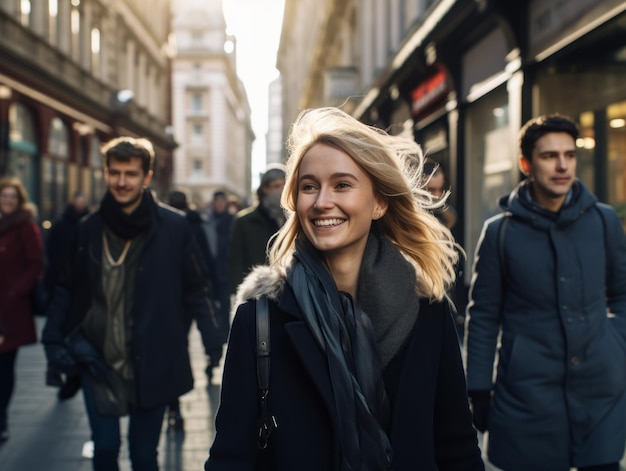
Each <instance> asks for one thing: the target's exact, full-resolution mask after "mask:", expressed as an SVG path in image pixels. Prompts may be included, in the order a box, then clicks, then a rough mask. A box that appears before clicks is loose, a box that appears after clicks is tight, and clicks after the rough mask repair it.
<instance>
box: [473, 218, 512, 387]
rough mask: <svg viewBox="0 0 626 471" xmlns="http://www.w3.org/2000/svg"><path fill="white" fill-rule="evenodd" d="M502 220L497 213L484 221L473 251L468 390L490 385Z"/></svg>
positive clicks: (500, 297) (497, 322)
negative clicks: (495, 217)
mask: <svg viewBox="0 0 626 471" xmlns="http://www.w3.org/2000/svg"><path fill="white" fill-rule="evenodd" d="M502 221H503V219H502V217H499V218H498V219H490V220H488V221H486V222H485V224H484V226H483V230H482V233H481V236H480V238H479V240H478V244H477V247H476V252H475V253H476V258H475V260H474V269H473V274H472V282H471V285H470V291H469V303H468V305H467V316H466V332H465V348H466V355H467V358H466V360H467V385H468V389H470V390H490V389H491V388H492V375H493V362H494V359H495V354H496V344H497V339H498V332H499V330H500V322H501V316H502V313H501V311H502V302H503V290H504V280H503V279H502V265H501V262H500V248H499V241H498V238H499V237H498V236H499V234H498V233H499V230H498V228H499V227H500V224H502ZM503 249H504V248H503Z"/></svg>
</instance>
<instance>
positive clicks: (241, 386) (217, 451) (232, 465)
mask: <svg viewBox="0 0 626 471" xmlns="http://www.w3.org/2000/svg"><path fill="white" fill-rule="evenodd" d="M254 309H255V303H254V302H248V303H246V304H243V305H241V306H239V308H238V309H237V313H236V315H235V318H234V320H233V325H232V328H231V331H230V338H229V341H228V350H227V352H226V359H225V362H224V375H223V378H222V390H221V396H220V405H219V409H218V411H217V416H216V418H215V439H214V441H213V444H212V446H211V450H210V453H209V459H208V460H207V461H206V463H205V465H204V469H205V470H206V471H224V470H228V471H252V470H254V469H256V459H257V455H258V447H257V419H258V414H259V407H258V385H257V378H256V359H255V358H256V357H255V353H254V345H255V333H254V325H255V324H254V319H255V311H254Z"/></svg>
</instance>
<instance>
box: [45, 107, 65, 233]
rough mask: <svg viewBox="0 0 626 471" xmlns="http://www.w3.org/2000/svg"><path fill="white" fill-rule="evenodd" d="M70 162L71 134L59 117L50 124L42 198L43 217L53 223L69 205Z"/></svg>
mask: <svg viewBox="0 0 626 471" xmlns="http://www.w3.org/2000/svg"><path fill="white" fill-rule="evenodd" d="M68 160H69V132H68V129H67V126H66V125H65V123H64V122H63V121H62V120H61V119H60V118H58V117H54V118H53V119H52V121H51V122H50V137H49V138H48V155H46V156H45V158H44V167H43V178H42V197H43V199H44V200H43V201H42V203H44V211H43V214H42V217H44V218H46V219H48V220H50V221H53V220H54V219H56V218H57V217H58V216H60V215H61V212H62V211H63V209H64V207H65V204H66V203H67V172H68V169H67V161H68Z"/></svg>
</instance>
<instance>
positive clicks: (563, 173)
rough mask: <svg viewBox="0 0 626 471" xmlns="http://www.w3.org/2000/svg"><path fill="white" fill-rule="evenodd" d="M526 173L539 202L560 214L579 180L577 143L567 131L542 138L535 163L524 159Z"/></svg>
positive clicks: (537, 145)
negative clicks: (576, 181)
mask: <svg viewBox="0 0 626 471" xmlns="http://www.w3.org/2000/svg"><path fill="white" fill-rule="evenodd" d="M520 167H521V169H522V172H524V174H526V175H527V176H528V178H529V180H530V181H531V184H532V189H533V196H534V198H535V200H536V201H537V202H538V203H539V204H540V205H541V206H543V207H545V208H546V209H549V210H551V211H558V210H559V209H560V208H561V206H562V205H563V202H564V201H565V197H566V196H567V193H568V192H569V190H570V188H571V187H572V185H573V184H574V181H575V179H576V143H575V142H574V138H573V137H572V136H570V135H569V134H567V133H565V132H553V133H548V134H545V135H543V136H541V137H540V138H539V139H537V142H536V143H535V148H534V149H533V154H532V160H531V161H530V162H529V161H528V160H526V159H525V158H523V157H522V158H521V159H520Z"/></svg>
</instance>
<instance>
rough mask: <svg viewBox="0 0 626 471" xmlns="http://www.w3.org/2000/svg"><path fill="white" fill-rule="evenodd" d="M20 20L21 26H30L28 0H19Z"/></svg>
mask: <svg viewBox="0 0 626 471" xmlns="http://www.w3.org/2000/svg"><path fill="white" fill-rule="evenodd" d="M20 22H21V23H22V26H30V0H20Z"/></svg>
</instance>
